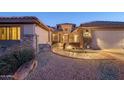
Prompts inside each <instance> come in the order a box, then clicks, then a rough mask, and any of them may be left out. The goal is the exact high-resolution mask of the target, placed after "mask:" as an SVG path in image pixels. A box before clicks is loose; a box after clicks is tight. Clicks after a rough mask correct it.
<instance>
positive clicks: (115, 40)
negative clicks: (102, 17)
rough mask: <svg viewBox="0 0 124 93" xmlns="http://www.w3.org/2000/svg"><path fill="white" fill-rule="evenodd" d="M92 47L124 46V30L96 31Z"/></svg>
mask: <svg viewBox="0 0 124 93" xmlns="http://www.w3.org/2000/svg"><path fill="white" fill-rule="evenodd" d="M92 48H94V49H110V48H124V31H94V32H93V38H92Z"/></svg>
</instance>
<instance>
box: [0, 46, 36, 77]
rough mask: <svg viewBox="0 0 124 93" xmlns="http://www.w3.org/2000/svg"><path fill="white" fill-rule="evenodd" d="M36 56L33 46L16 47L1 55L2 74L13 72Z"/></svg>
mask: <svg viewBox="0 0 124 93" xmlns="http://www.w3.org/2000/svg"><path fill="white" fill-rule="evenodd" d="M34 58H35V52H34V49H32V48H19V49H15V50H14V51H12V52H11V53H9V54H6V55H3V56H1V57H0V75H7V74H13V73H15V71H16V70H17V69H18V68H19V67H20V66H21V65H22V64H24V63H25V62H29V61H31V60H33V59H34Z"/></svg>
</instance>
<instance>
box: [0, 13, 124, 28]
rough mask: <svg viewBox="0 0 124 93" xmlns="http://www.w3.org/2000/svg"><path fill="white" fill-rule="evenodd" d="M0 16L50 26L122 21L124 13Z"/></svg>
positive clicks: (13, 14) (0, 14)
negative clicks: (27, 18)
mask: <svg viewBox="0 0 124 93" xmlns="http://www.w3.org/2000/svg"><path fill="white" fill-rule="evenodd" d="M0 16H36V17H38V18H39V19H40V20H41V21H42V22H43V23H45V24H46V25H50V26H55V25H56V24H60V23H75V24H76V25H80V23H85V22H90V21H124V12H1V13H0Z"/></svg>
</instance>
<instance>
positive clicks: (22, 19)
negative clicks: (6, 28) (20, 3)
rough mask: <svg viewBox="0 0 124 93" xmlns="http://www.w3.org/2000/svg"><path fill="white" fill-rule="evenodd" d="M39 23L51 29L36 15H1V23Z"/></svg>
mask: <svg viewBox="0 0 124 93" xmlns="http://www.w3.org/2000/svg"><path fill="white" fill-rule="evenodd" d="M32 23H33V24H37V25H39V26H40V27H43V28H45V29H47V30H49V27H48V26H47V25H45V24H43V23H42V22H41V21H40V20H39V19H38V18H37V17H35V16H21V17H16V16H13V17H0V24H32Z"/></svg>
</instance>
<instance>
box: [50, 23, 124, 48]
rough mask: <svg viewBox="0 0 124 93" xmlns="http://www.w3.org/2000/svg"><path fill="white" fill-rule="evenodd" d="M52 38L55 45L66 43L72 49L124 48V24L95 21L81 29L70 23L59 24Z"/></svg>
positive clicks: (83, 25)
mask: <svg viewBox="0 0 124 93" xmlns="http://www.w3.org/2000/svg"><path fill="white" fill-rule="evenodd" d="M52 37H53V38H52V42H53V43H57V42H58V43H63V42H64V43H66V44H67V45H71V46H72V47H71V48H73V47H78V48H84V49H87V48H90V49H110V48H111V49H112V48H124V22H111V21H94V22H89V23H83V24H81V25H80V26H79V27H76V26H75V25H74V24H70V23H69V24H68V23H65V24H59V25H57V28H55V29H54V32H53V34H52ZM72 43H73V44H72Z"/></svg>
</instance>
